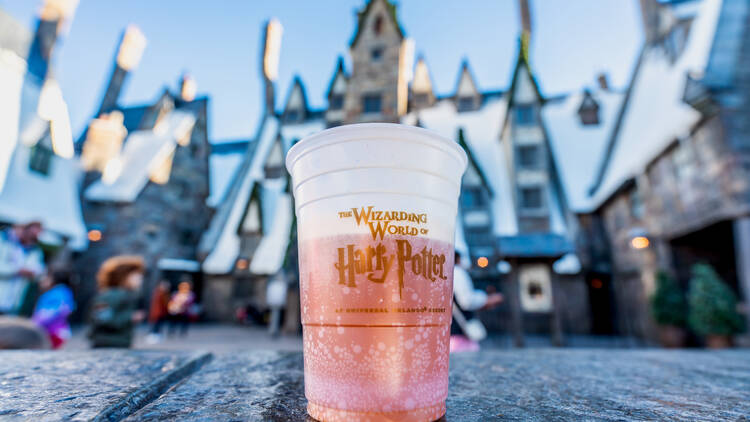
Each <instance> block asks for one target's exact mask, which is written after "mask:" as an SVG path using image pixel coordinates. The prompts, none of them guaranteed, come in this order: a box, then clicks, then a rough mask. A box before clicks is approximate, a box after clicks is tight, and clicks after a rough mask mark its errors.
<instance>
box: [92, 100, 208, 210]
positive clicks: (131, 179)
mask: <svg viewBox="0 0 750 422" xmlns="http://www.w3.org/2000/svg"><path fill="white" fill-rule="evenodd" d="M194 124H195V115H193V114H192V113H188V112H184V111H179V110H176V111H172V112H171V113H169V114H168V115H167V116H166V117H165V118H164V121H163V122H161V123H160V124H159V125H157V126H155V127H154V129H153V130H139V131H135V132H132V133H131V134H130V135H129V136H128V139H127V142H126V143H125V146H124V147H123V149H122V151H121V152H120V155H119V156H118V157H115V158H114V159H112V160H111V161H110V162H109V163H108V164H107V167H106V168H105V170H104V173H103V175H102V178H101V179H100V180H97V181H96V182H94V183H92V184H91V186H89V187H88V189H86V192H85V193H84V196H85V197H86V199H88V200H90V201H114V202H132V201H134V200H135V199H136V198H137V197H138V195H139V194H140V193H141V191H142V190H143V188H144V187H145V186H146V184H147V183H148V181H149V178H150V177H151V174H152V172H153V171H154V170H155V169H157V168H158V167H159V166H161V165H162V164H163V163H164V161H165V160H167V159H169V157H170V156H171V155H172V154H173V153H174V151H175V148H177V143H178V140H179V139H184V138H185V134H186V133H187V131H189V130H190V129H192V127H193V125H194Z"/></svg>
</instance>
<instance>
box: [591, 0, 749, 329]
mask: <svg viewBox="0 0 750 422" xmlns="http://www.w3.org/2000/svg"><path fill="white" fill-rule="evenodd" d="M641 10H642V13H643V24H644V29H645V30H644V32H645V34H646V39H645V42H644V45H643V49H642V52H641V55H640V57H639V60H638V63H637V66H636V68H635V70H634V72H633V75H632V79H631V81H630V84H629V87H628V92H627V93H626V99H625V101H624V103H623V106H622V109H621V111H620V115H619V116H618V123H617V127H618V130H617V131H615V132H613V133H612V134H611V137H610V139H609V141H608V146H607V153H606V155H605V156H604V157H603V160H602V164H601V167H600V171H599V173H598V176H597V178H596V180H595V184H594V186H593V188H592V194H593V195H594V196H595V197H598V198H600V205H599V206H598V207H597V209H596V211H595V213H593V214H592V217H591V218H592V220H599V221H600V222H601V225H602V226H603V228H604V231H605V234H606V237H607V238H608V240H609V245H610V249H611V256H612V260H611V263H612V276H613V279H614V281H615V291H616V295H615V296H616V298H617V308H618V310H619V312H618V321H617V322H618V325H619V327H620V330H621V331H622V332H624V333H629V334H632V335H636V336H641V337H654V331H655V325H654V323H653V321H652V320H651V318H650V317H649V312H648V297H649V296H650V294H651V293H652V292H653V290H654V276H655V273H656V271H659V270H662V271H667V272H669V273H671V274H672V275H674V276H675V277H676V278H677V280H678V281H679V283H680V284H681V285H682V287H683V288H684V289H687V285H688V281H689V279H690V267H691V266H692V265H693V264H695V263H698V262H706V263H709V264H711V265H712V266H713V267H714V268H715V269H716V271H717V272H718V274H719V275H720V276H721V278H722V279H723V280H724V281H725V282H726V283H727V284H728V285H729V286H730V287H731V288H732V289H733V290H734V291H735V293H737V294H738V296H739V297H740V298H741V300H742V301H744V302H745V303H747V302H748V299H749V298H750V296H749V295H750V283H748V280H750V277H749V276H748V272H747V271H748V268H749V267H750V266H749V263H750V258H749V257H750V255H749V253H750V252H748V249H747V248H748V238H749V237H748V223H747V221H748V217H747V216H748V209H749V208H750V203H749V202H748V198H750V196H749V195H748V193H749V191H748V181H749V180H750V179H749V178H748V176H750V175H749V174H748V166H747V162H748V155H747V148H746V146H747V144H748V139H749V138H748V136H749V134H750V133H749V132H748V130H747V126H746V124H744V123H741V122H742V121H744V118H742V117H740V116H742V113H746V112H747V104H748V91H747V84H748V81H749V80H748V78H747V75H746V72H743V71H742V70H741V69H743V68H745V67H746V64H747V63H748V59H749V58H750V56H748V54H747V52H746V51H745V50H746V48H745V47H746V46H747V45H748V41H749V40H750V38H748V35H747V25H748V24H747V16H748V6H747V4H746V3H745V2H741V1H733V0H727V1H723V2H718V1H703V2H661V3H657V2H655V1H648V0H643V1H641ZM654 99H656V101H654ZM643 239H646V241H645V242H644V240H643Z"/></svg>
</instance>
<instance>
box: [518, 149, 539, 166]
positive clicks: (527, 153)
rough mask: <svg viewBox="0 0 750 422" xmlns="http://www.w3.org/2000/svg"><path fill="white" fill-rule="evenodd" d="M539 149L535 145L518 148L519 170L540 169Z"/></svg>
mask: <svg viewBox="0 0 750 422" xmlns="http://www.w3.org/2000/svg"><path fill="white" fill-rule="evenodd" d="M540 155H541V154H539V147H538V146H537V145H523V146H520V147H518V164H519V166H520V167H521V168H538V167H540V161H541V160H540V157H539V156H540Z"/></svg>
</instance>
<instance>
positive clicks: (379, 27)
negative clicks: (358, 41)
mask: <svg viewBox="0 0 750 422" xmlns="http://www.w3.org/2000/svg"><path fill="white" fill-rule="evenodd" d="M372 29H373V31H375V35H380V34H381V33H383V15H378V16H377V17H376V18H375V22H374V23H373V25H372Z"/></svg>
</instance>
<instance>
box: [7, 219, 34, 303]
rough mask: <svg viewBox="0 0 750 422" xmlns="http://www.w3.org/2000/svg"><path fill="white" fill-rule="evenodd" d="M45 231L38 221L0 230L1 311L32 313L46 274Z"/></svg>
mask: <svg viewBox="0 0 750 422" xmlns="http://www.w3.org/2000/svg"><path fill="white" fill-rule="evenodd" d="M41 232H42V223H40V222H38V221H34V222H30V223H27V224H23V225H16V226H13V227H11V228H9V229H7V230H5V231H3V232H0V314H8V315H20V316H25V317H29V316H31V313H32V310H33V309H34V303H35V302H36V298H37V295H38V292H39V286H38V282H39V280H40V279H41V277H42V276H43V275H44V273H45V267H44V253H43V252H42V249H41V248H40V247H39V235H40V234H41Z"/></svg>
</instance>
